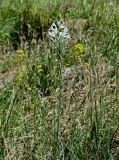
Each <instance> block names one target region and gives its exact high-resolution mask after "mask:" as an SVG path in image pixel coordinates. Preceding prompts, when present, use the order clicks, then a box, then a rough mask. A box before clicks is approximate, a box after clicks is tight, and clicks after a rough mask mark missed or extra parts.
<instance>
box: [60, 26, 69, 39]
mask: <svg viewBox="0 0 119 160" xmlns="http://www.w3.org/2000/svg"><path fill="white" fill-rule="evenodd" d="M60 37H62V38H63V39H68V38H70V36H69V30H68V28H67V27H65V28H64V30H63V31H62V32H60Z"/></svg>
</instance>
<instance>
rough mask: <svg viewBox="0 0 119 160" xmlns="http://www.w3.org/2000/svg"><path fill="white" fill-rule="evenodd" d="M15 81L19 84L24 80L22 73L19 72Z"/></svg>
mask: <svg viewBox="0 0 119 160" xmlns="http://www.w3.org/2000/svg"><path fill="white" fill-rule="evenodd" d="M17 79H18V81H19V82H22V81H23V80H24V75H23V72H22V71H21V72H19V74H18V76H17Z"/></svg>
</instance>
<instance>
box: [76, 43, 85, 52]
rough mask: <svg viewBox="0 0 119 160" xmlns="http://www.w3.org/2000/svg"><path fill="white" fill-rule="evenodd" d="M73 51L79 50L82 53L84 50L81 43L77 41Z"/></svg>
mask: <svg viewBox="0 0 119 160" xmlns="http://www.w3.org/2000/svg"><path fill="white" fill-rule="evenodd" d="M75 51H77V52H79V53H80V54H82V53H83V52H84V47H83V45H82V44H81V43H78V44H77V45H76V46H75Z"/></svg>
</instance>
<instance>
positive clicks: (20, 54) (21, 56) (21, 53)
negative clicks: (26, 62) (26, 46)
mask: <svg viewBox="0 0 119 160" xmlns="http://www.w3.org/2000/svg"><path fill="white" fill-rule="evenodd" d="M16 55H17V61H18V62H21V61H22V60H23V59H24V57H25V53H24V51H23V50H21V49H19V50H17V51H16Z"/></svg>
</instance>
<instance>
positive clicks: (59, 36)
mask: <svg viewBox="0 0 119 160" xmlns="http://www.w3.org/2000/svg"><path fill="white" fill-rule="evenodd" d="M48 35H49V37H50V39H51V40H53V41H54V42H55V41H59V40H62V41H63V40H66V39H69V38H70V35H69V29H68V28H67V27H66V26H65V23H64V22H63V21H62V20H61V21H58V22H57V25H56V24H55V23H53V24H52V25H51V27H50V28H49V31H48Z"/></svg>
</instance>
